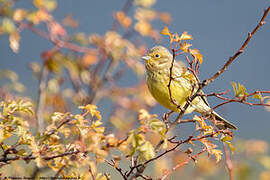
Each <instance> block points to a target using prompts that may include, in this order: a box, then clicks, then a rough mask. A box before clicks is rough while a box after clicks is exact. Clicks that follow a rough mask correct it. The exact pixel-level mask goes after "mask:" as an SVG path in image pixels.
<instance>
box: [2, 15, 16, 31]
mask: <svg viewBox="0 0 270 180" xmlns="http://www.w3.org/2000/svg"><path fill="white" fill-rule="evenodd" d="M1 31H3V32H5V33H9V34H11V33H13V32H15V31H16V26H15V24H14V22H13V21H11V20H10V19H8V18H4V19H3V21H2V24H1Z"/></svg>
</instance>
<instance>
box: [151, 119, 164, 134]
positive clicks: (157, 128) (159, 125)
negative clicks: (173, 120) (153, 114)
mask: <svg viewBox="0 0 270 180" xmlns="http://www.w3.org/2000/svg"><path fill="white" fill-rule="evenodd" d="M149 126H150V128H151V130H152V131H154V132H156V133H158V134H160V135H161V136H164V135H165V133H166V126H165V124H164V123H163V122H162V121H160V120H159V119H151V120H150V122H149Z"/></svg>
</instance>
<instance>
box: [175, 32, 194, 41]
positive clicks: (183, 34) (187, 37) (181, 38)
mask: <svg viewBox="0 0 270 180" xmlns="http://www.w3.org/2000/svg"><path fill="white" fill-rule="evenodd" d="M192 39H193V38H192V36H191V35H189V34H188V33H187V32H186V31H185V32H183V33H182V34H181V36H180V38H179V39H178V41H182V40H192Z"/></svg>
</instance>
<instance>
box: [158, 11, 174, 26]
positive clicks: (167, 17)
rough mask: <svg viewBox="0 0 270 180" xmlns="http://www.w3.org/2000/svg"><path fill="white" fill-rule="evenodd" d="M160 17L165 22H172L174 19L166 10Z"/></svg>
mask: <svg viewBox="0 0 270 180" xmlns="http://www.w3.org/2000/svg"><path fill="white" fill-rule="evenodd" d="M159 19H160V20H161V21H162V22H163V23H165V24H170V23H171V21H172V18H171V15H170V14H169V13H166V12H162V13H160V14H159Z"/></svg>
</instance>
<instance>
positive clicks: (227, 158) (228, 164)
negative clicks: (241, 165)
mask: <svg viewBox="0 0 270 180" xmlns="http://www.w3.org/2000/svg"><path fill="white" fill-rule="evenodd" d="M223 147H224V151H225V162H226V167H227V169H228V172H229V177H230V180H233V179H234V178H233V164H232V160H231V155H230V152H229V149H228V148H227V146H226V144H225V143H223Z"/></svg>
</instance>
